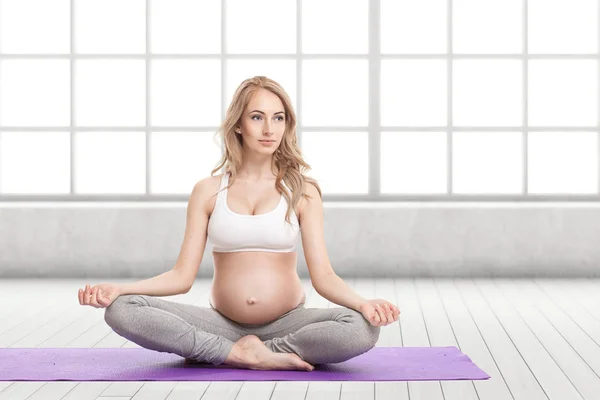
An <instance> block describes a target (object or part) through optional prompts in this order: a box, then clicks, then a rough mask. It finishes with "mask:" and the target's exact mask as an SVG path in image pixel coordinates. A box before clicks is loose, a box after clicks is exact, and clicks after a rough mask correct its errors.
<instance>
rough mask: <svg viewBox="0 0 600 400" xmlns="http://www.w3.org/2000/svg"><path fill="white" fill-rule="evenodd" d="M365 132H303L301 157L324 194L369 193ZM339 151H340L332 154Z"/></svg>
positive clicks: (308, 173)
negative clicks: (302, 156)
mask: <svg viewBox="0 0 600 400" xmlns="http://www.w3.org/2000/svg"><path fill="white" fill-rule="evenodd" d="M368 147H369V143H368V136H367V132H304V133H303V136H302V153H303V155H304V158H305V160H306V162H307V163H308V164H309V165H310V167H311V170H310V171H308V172H307V173H306V175H308V176H310V177H312V178H315V179H316V180H317V181H318V183H319V186H321V189H322V191H323V194H325V193H356V194H365V193H368V192H369V162H368V160H369V157H368V156H369V155H368ZM340 148H343V149H344V151H336V149H340Z"/></svg>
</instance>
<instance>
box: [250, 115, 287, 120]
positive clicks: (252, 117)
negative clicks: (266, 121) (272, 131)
mask: <svg viewBox="0 0 600 400" xmlns="http://www.w3.org/2000/svg"><path fill="white" fill-rule="evenodd" d="M254 118H261V116H260V115H253V116H251V117H250V119H252V120H254ZM277 118H279V120H280V121H283V119H284V118H283V117H282V116H280V115H278V116H277Z"/></svg>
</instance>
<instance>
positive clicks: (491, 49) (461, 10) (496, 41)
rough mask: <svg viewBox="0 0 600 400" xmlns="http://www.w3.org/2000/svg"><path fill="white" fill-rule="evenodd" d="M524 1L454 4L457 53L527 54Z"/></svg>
mask: <svg viewBox="0 0 600 400" xmlns="http://www.w3.org/2000/svg"><path fill="white" fill-rule="evenodd" d="M522 3H523V1H522V0H502V1H497V0H453V1H452V18H453V20H452V51H453V52H454V53H471V54H476V53H487V54H500V53H504V54H508V53H511V54H520V53H522V52H523V29H522V28H521V27H522V25H523V4H522Z"/></svg>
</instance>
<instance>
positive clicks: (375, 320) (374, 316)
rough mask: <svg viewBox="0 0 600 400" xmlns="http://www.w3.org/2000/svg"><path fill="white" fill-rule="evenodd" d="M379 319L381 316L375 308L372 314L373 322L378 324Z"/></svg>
mask: <svg viewBox="0 0 600 400" xmlns="http://www.w3.org/2000/svg"><path fill="white" fill-rule="evenodd" d="M379 321H381V319H380V318H379V314H378V313H377V310H375V311H374V312H373V315H371V324H372V325H375V326H377V323H379Z"/></svg>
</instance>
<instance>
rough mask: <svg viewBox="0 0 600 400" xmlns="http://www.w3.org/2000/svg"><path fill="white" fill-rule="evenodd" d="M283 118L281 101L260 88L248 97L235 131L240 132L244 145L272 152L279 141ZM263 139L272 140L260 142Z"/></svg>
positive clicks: (282, 129)
mask: <svg viewBox="0 0 600 400" xmlns="http://www.w3.org/2000/svg"><path fill="white" fill-rule="evenodd" d="M285 120H286V115H285V111H284V108H283V103H282V102H281V100H280V99H279V97H278V96H277V95H276V94H274V93H272V92H270V91H268V90H265V89H260V90H258V91H257V92H256V93H255V94H254V96H253V97H252V98H251V99H250V102H249V103H248V107H247V108H246V110H244V114H243V115H242V117H241V118H240V124H239V125H238V126H237V127H236V129H235V131H236V133H238V134H240V132H241V135H242V141H243V142H244V147H248V148H250V149H253V150H256V151H258V152H261V153H273V152H275V150H276V149H277V147H279V144H280V143H281V139H282V137H283V133H284V131H285ZM264 140H269V141H272V142H271V143H263V142H261V141H264Z"/></svg>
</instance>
